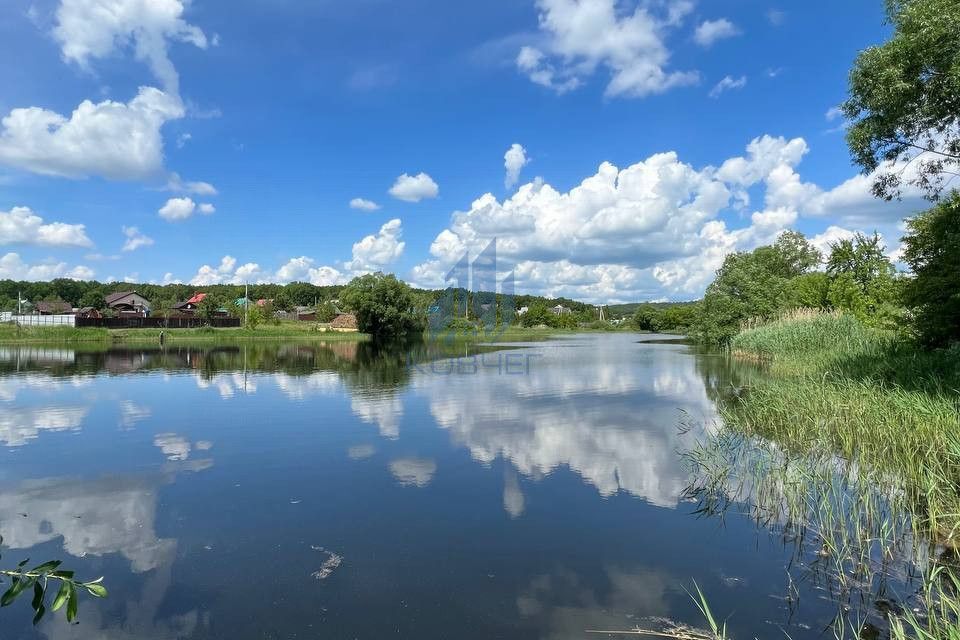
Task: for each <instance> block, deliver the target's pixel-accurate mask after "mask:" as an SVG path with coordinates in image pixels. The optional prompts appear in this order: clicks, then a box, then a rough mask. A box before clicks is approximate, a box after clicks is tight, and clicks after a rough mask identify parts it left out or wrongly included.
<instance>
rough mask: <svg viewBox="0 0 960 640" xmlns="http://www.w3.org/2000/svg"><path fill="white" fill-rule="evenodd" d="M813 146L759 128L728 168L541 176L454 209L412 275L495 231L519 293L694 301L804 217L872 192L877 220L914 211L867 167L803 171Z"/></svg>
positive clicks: (851, 208) (653, 159)
mask: <svg viewBox="0 0 960 640" xmlns="http://www.w3.org/2000/svg"><path fill="white" fill-rule="evenodd" d="M807 152H808V146H807V143H806V142H805V141H804V140H803V139H802V138H794V139H786V138H782V137H779V138H778V137H773V136H761V137H759V138H756V139H754V140H753V141H751V142H750V143H749V144H748V145H747V148H746V153H745V154H744V155H742V156H737V157H733V158H729V159H727V160H726V161H724V162H722V163H721V164H720V165H719V167H715V166H706V167H702V168H696V167H693V166H691V165H690V164H687V163H684V162H682V161H681V159H680V158H679V156H678V155H677V154H676V153H675V152H666V153H659V154H655V155H652V156H650V157H649V158H647V159H646V160H643V161H641V162H638V163H635V164H633V165H630V166H628V167H625V168H622V169H621V168H618V167H616V166H614V165H612V164H610V163H607V162H605V163H602V164H601V165H600V166H599V168H598V169H597V171H596V173H595V174H593V175H590V176H588V177H586V178H584V179H583V180H582V181H581V182H580V184H579V185H577V186H575V187H573V188H572V189H570V190H569V191H565V192H564V191H560V190H558V189H556V188H554V187H553V186H551V185H550V184H547V183H544V182H542V181H540V180H535V181H533V182H530V183H527V184H524V185H522V186H520V188H519V189H518V190H517V191H516V193H514V194H513V195H512V196H510V197H509V198H506V199H505V200H498V199H497V198H496V197H495V196H493V195H492V194H485V195H483V196H481V197H479V198H477V199H476V200H475V201H474V202H473V203H472V204H471V205H470V206H469V208H467V209H466V210H463V211H457V212H454V213H453V214H452V216H451V220H450V224H449V226H448V228H446V229H443V230H442V231H441V232H440V233H438V234H437V236H436V238H435V240H434V241H433V243H432V244H431V246H430V258H429V259H428V260H426V261H424V262H421V263H420V264H418V265H417V266H415V267H414V269H413V271H412V272H411V280H412V281H413V282H414V283H415V284H418V285H421V286H428V287H443V286H446V285H447V284H449V282H448V280H447V274H449V273H450V272H451V269H452V268H453V267H454V265H456V264H457V263H458V262H459V261H460V260H461V259H462V258H463V256H464V254H465V253H466V254H469V255H470V256H476V255H478V254H479V252H480V251H482V250H483V249H484V248H485V247H486V246H487V244H488V243H489V242H490V241H491V240H492V239H494V238H496V239H497V240H498V244H497V258H498V264H497V271H498V272H499V275H500V277H503V276H504V275H506V274H507V273H508V272H512V273H513V276H514V280H515V283H516V290H517V291H521V292H525V293H526V292H533V293H542V294H546V295H551V296H560V295H563V296H568V297H572V298H577V299H582V300H587V301H597V302H611V301H630V300H644V299H647V300H649V299H657V298H669V299H691V298H694V297H698V296H700V295H702V293H703V289H704V288H705V287H706V285H707V284H709V282H710V281H711V280H712V279H713V277H714V271H715V270H716V269H717V268H718V267H719V266H720V265H721V264H722V263H723V259H724V257H725V256H726V255H727V254H729V253H730V252H732V251H741V250H749V249H752V248H754V247H756V246H759V245H761V244H767V243H769V242H772V241H773V240H774V239H775V238H776V236H777V235H778V234H779V233H781V232H782V231H783V230H785V229H787V228H791V227H793V226H795V225H796V223H797V221H798V220H799V219H800V217H801V216H806V217H812V216H816V215H818V213H819V212H820V211H821V210H829V211H831V214H832V215H835V216H837V217H838V218H841V219H842V218H844V217H845V216H850V215H854V214H859V213H858V212H861V211H862V207H863V206H865V203H868V202H869V203H870V205H869V206H871V207H874V208H877V209H879V208H884V213H883V214H882V215H881V214H879V213H878V214H877V215H876V216H875V218H874V219H877V220H880V219H884V218H885V219H888V220H891V219H895V218H896V217H897V216H902V215H904V214H905V213H907V212H909V208H908V207H909V204H908V203H884V202H877V201H876V200H875V199H873V198H872V195H871V193H870V188H869V177H868V176H867V177H855V178H852V179H851V180H850V181H847V182H845V183H842V184H841V185H839V186H838V187H835V188H833V189H824V188H821V187H819V186H817V185H814V184H811V183H806V182H804V181H802V180H801V179H800V176H799V174H798V173H797V170H796V169H797V166H798V165H799V164H800V162H801V160H802V159H803V157H804V155H805V154H806V153H807ZM748 189H751V190H752V189H757V190H759V192H760V194H761V196H762V202H761V203H760V206H754V207H752V208H751V207H750V196H749V194H748V192H747V190H748ZM738 218H739V219H741V220H743V222H740V223H737V222H734V221H735V220H737V219H738Z"/></svg>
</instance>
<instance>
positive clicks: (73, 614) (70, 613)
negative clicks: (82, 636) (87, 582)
mask: <svg viewBox="0 0 960 640" xmlns="http://www.w3.org/2000/svg"><path fill="white" fill-rule="evenodd" d="M67 584H68V585H69V588H70V595H69V596H67V622H73V621H74V620H76V619H77V590H76V589H75V588H74V587H73V583H72V582H68V583H67Z"/></svg>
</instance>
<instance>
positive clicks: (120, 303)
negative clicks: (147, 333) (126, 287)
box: [103, 291, 151, 318]
mask: <svg viewBox="0 0 960 640" xmlns="http://www.w3.org/2000/svg"><path fill="white" fill-rule="evenodd" d="M103 301H104V302H105V303H106V305H107V308H108V309H110V310H111V311H113V313H114V314H116V315H117V316H120V317H137V318H146V317H147V316H149V315H150V308H151V307H150V301H149V300H147V299H146V298H144V297H143V296H141V295H140V294H139V293H137V292H136V291H117V292H116V293H111V294H108V295H106V296H104V297H103Z"/></svg>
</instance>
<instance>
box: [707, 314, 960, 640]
mask: <svg viewBox="0 0 960 640" xmlns="http://www.w3.org/2000/svg"><path fill="white" fill-rule="evenodd" d="M731 348H732V351H733V353H734V354H735V355H741V356H747V357H749V358H751V359H754V360H760V361H763V362H764V363H766V365H767V367H768V369H769V371H768V374H767V375H757V376H755V377H753V378H752V379H750V380H749V382H748V383H747V384H745V385H744V386H743V388H739V389H736V390H734V391H735V392H734V393H733V394H732V396H731V397H730V398H728V399H727V400H726V401H725V402H724V403H723V405H722V416H723V420H724V425H723V427H722V428H721V429H720V431H719V432H718V433H717V434H716V435H715V436H713V437H712V438H711V439H710V441H708V442H706V443H704V444H703V445H702V446H701V447H700V448H698V449H697V450H695V451H694V452H691V453H690V454H689V458H690V460H691V462H692V463H693V465H694V468H695V471H696V473H695V474H694V477H695V480H694V483H693V485H691V489H690V496H691V497H693V498H696V499H697V500H699V502H700V508H701V510H702V511H703V512H704V513H717V512H722V511H723V510H724V509H726V508H728V507H729V506H730V505H734V504H736V505H740V506H741V507H742V505H748V506H749V509H751V512H752V515H753V516H754V517H755V518H756V519H757V520H758V522H760V523H761V524H763V525H765V526H768V527H773V528H775V529H776V530H778V531H780V532H782V533H783V535H784V536H785V538H788V539H791V540H794V541H797V542H798V549H800V552H802V553H808V554H810V555H811V556H812V557H814V558H815V559H816V561H815V562H813V563H810V564H809V566H810V567H811V569H812V570H814V571H818V572H820V575H819V577H820V578H821V579H823V580H825V582H824V584H825V585H826V586H827V588H828V589H829V590H830V593H831V596H832V597H835V598H836V600H837V601H838V602H839V603H844V607H843V608H841V610H840V611H841V614H842V615H840V616H838V620H837V622H836V623H835V624H834V631H835V633H837V635H838V636H843V635H844V634H845V633H848V632H849V631H850V630H851V629H853V630H854V631H855V632H856V634H860V633H861V632H862V630H863V628H864V625H866V624H875V623H874V622H871V621H869V620H867V618H868V617H869V616H870V615H871V614H870V613H869V612H866V613H862V615H861V613H860V612H861V609H858V608H857V607H853V606H850V601H851V600H852V599H854V598H861V599H863V598H864V597H865V596H866V597H868V599H869V600H870V602H875V603H880V602H886V603H887V604H886V605H884V606H880V605H879V604H877V605H875V606H874V607H873V609H875V610H876V611H874V612H873V614H872V615H874V616H875V615H876V613H877V611H879V612H882V613H883V614H884V615H883V616H881V617H882V618H885V619H883V620H880V621H879V624H882V625H884V626H886V627H887V628H888V629H889V632H890V634H891V636H892V637H894V638H906V637H917V638H957V637H960V624H958V620H960V588H958V587H960V578H958V576H960V573H958V554H957V548H958V535H960V349H958V348H954V349H952V350H941V351H923V350H920V349H918V348H916V347H914V346H913V345H912V344H911V343H910V342H909V341H907V340H906V339H903V338H901V337H898V336H896V335H893V334H889V333H883V332H877V331H875V330H871V329H867V328H865V327H863V326H862V325H861V324H860V323H859V322H858V321H857V320H856V319H855V318H853V317H851V316H847V315H842V314H831V313H812V312H802V313H798V314H793V315H790V316H787V317H784V318H781V319H779V320H777V321H775V322H772V323H769V324H765V325H761V326H754V327H751V328H747V329H746V330H744V331H742V332H741V333H740V334H739V335H738V336H736V337H735V338H734V339H733V341H732V344H731ZM811 545H812V547H811ZM890 577H895V578H897V579H900V580H906V581H907V582H910V581H916V582H917V584H918V585H919V587H918V588H917V589H916V591H917V594H918V595H917V596H916V597H914V598H912V600H911V599H907V600H910V601H904V600H903V599H896V598H893V597H889V596H890V594H887V593H886V586H887V579H888V578H890ZM888 597H889V599H888ZM868 609H869V607H868ZM856 634H855V635H856Z"/></svg>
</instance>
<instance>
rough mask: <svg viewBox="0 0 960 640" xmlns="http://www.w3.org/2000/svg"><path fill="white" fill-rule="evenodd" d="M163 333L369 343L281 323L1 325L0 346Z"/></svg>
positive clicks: (354, 335) (190, 337) (123, 339)
mask: <svg viewBox="0 0 960 640" xmlns="http://www.w3.org/2000/svg"><path fill="white" fill-rule="evenodd" d="M161 332H162V333H163V336H164V341H165V342H184V341H206V342H210V341H217V342H219V341H223V342H231V341H249V340H324V341H346V342H357V341H363V340H367V339H369V336H367V335H366V334H364V333H358V332H356V331H352V332H345V331H330V330H326V331H323V330H321V329H320V328H319V327H318V325H316V324H308V323H295V322H283V323H280V324H279V325H260V326H258V327H257V328H255V329H248V328H243V327H241V328H212V327H203V328H200V329H98V328H77V327H17V326H16V325H12V324H0V345H9V346H14V345H21V344H30V345H41V344H58V345H62V344H80V343H103V344H112V343H118V342H120V343H130V344H146V343H151V344H155V343H158V342H159V341H160V333H161Z"/></svg>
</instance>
